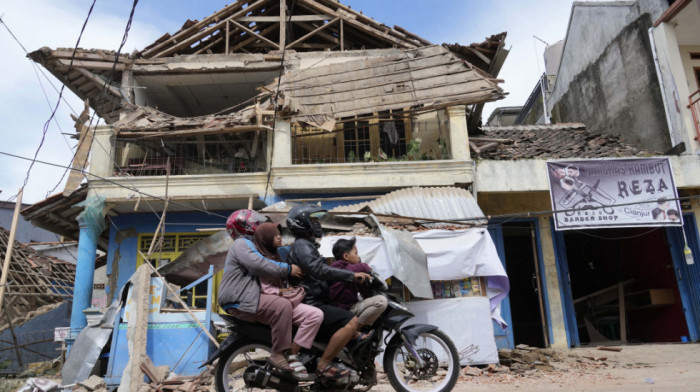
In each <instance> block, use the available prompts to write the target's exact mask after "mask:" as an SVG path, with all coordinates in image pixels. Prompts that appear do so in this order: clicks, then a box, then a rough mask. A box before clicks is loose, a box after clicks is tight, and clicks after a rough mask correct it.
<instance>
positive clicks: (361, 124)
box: [291, 112, 451, 164]
mask: <svg viewBox="0 0 700 392" xmlns="http://www.w3.org/2000/svg"><path fill="white" fill-rule="evenodd" d="M291 130H292V163H293V164H326V163H367V162H392V161H417V160H441V159H451V157H450V145H449V136H448V129H447V125H446V124H445V123H444V122H443V121H439V120H438V119H437V118H435V119H429V120H415V119H412V118H410V117H407V116H404V115H403V113H402V112H398V113H389V112H385V113H379V115H378V117H377V118H374V119H353V118H349V119H342V120H341V121H339V122H338V124H336V127H335V129H334V130H332V131H325V130H322V129H320V128H315V127H311V126H308V125H304V124H297V123H295V124H292V127H291Z"/></svg>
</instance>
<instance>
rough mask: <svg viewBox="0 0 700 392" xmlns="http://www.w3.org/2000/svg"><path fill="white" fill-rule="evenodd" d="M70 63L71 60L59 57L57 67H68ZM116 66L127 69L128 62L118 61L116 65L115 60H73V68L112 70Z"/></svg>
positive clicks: (121, 69)
mask: <svg viewBox="0 0 700 392" xmlns="http://www.w3.org/2000/svg"><path fill="white" fill-rule="evenodd" d="M69 65H70V60H67V59H58V61H57V62H56V66H57V67H56V68H62V69H66V70H67V69H68V66H69ZM112 67H114V69H115V70H117V71H123V70H125V69H126V64H124V63H117V65H116V66H115V65H114V63H113V62H109V61H88V60H73V65H72V67H71V69H75V68H87V69H92V70H111V69H112Z"/></svg>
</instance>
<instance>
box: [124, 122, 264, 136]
mask: <svg viewBox="0 0 700 392" xmlns="http://www.w3.org/2000/svg"><path fill="white" fill-rule="evenodd" d="M260 130H264V131H270V130H272V128H270V127H268V126H266V125H261V126H257V125H245V126H238V127H225V128H197V129H186V130H180V131H158V132H151V131H120V132H119V133H118V136H119V137H123V138H139V139H149V138H161V137H162V138H164V139H167V138H173V137H180V136H183V135H187V136H196V135H220V134H226V133H237V132H250V131H260Z"/></svg>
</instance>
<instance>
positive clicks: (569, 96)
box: [548, 8, 672, 152]
mask: <svg viewBox="0 0 700 392" xmlns="http://www.w3.org/2000/svg"><path fill="white" fill-rule="evenodd" d="M594 10H595V9H594ZM615 10H619V8H615ZM596 11H598V10H596ZM582 15H585V16H586V17H599V18H600V20H597V21H593V20H589V19H588V18H586V17H581V18H579V19H581V20H576V21H575V22H574V23H576V24H578V23H584V22H586V23H591V24H592V25H593V26H590V28H594V27H595V28H598V27H600V28H601V30H605V28H604V27H602V26H605V25H606V24H607V23H608V21H609V20H608V18H610V17H611V16H610V15H608V14H607V13H604V12H603V13H599V12H592V13H591V14H590V15H589V14H582ZM630 15H634V13H627V14H626V15H624V18H625V20H627V18H629V16H630ZM621 17H623V16H621ZM610 23H614V22H613V21H612V20H610ZM651 23H652V20H651V17H650V15H649V14H642V15H640V16H639V17H637V18H635V19H633V20H631V21H629V22H628V24H627V25H625V27H623V28H622V29H621V30H620V31H619V33H618V34H617V35H615V36H614V37H612V38H611V39H610V40H609V41H607V42H600V44H601V49H603V50H602V52H601V53H600V55H599V56H598V57H597V58H595V59H594V60H593V61H591V62H590V63H588V64H586V65H585V67H583V68H581V69H580V70H578V68H579V67H578V66H579V65H580V64H581V62H582V59H570V58H568V57H570V56H572V55H575V54H578V52H579V49H578V48H579V46H578V45H579V44H580V45H581V47H582V48H586V45H585V44H584V43H583V41H585V40H588V39H589V38H588V37H587V36H581V35H579V36H572V35H569V42H568V43H567V47H566V49H565V51H564V57H563V59H562V64H561V67H560V72H566V71H565V70H570V69H573V68H577V71H578V72H577V73H576V74H575V75H573V76H571V75H569V74H566V75H564V76H562V75H561V74H560V75H559V76H558V79H557V83H556V85H555V88H554V92H553V94H552V98H551V99H550V101H549V102H548V107H549V109H550V112H551V115H552V119H553V120H554V121H555V122H574V121H578V122H583V123H585V124H586V126H587V127H588V128H589V129H591V130H595V131H599V132H601V133H604V134H608V135H615V136H620V137H621V138H622V140H623V141H624V142H626V143H629V144H632V145H634V146H637V147H641V148H644V149H647V150H651V151H658V152H664V151H667V150H668V149H670V148H671V147H672V146H671V141H670V138H669V134H668V126H667V122H666V115H665V110H664V104H663V99H662V96H661V92H660V88H659V82H658V78H657V75H656V68H655V66H654V61H653V55H652V50H651V45H650V42H649V35H648V30H649V28H650V27H651ZM586 34H588V33H586ZM594 36H595V35H594ZM574 37H576V38H577V39H578V40H580V42H572V41H576V40H574ZM574 45H577V46H574ZM567 60H568V61H567ZM572 62H576V63H575V64H572ZM572 65H573V66H572ZM574 66H575V67H574ZM562 77H570V82H569V83H568V85H567V87H566V89H564V88H563V86H564V82H563V81H562V79H561V78H562Z"/></svg>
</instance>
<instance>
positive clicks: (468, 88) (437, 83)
mask: <svg viewBox="0 0 700 392" xmlns="http://www.w3.org/2000/svg"><path fill="white" fill-rule="evenodd" d="M406 83H407V84H408V83H410V84H412V85H413V86H410V87H408V88H406V89H402V90H399V91H395V90H396V89H394V91H387V90H386V88H385V87H387V86H386V85H384V84H381V85H379V86H376V87H359V86H357V89H356V90H354V89H343V90H341V91H338V92H332V93H326V94H320V93H319V94H316V95H313V96H297V95H296V94H294V93H293V92H290V91H286V90H284V89H282V90H281V91H282V92H283V93H284V94H285V96H287V97H292V98H293V99H295V105H296V106H299V107H300V106H312V105H332V106H334V107H336V108H339V107H342V106H344V105H345V104H351V106H357V105H359V104H360V102H357V101H358V100H361V99H375V98H380V99H381V100H382V102H389V101H393V100H395V99H397V98H398V97H400V96H401V95H405V94H409V95H411V96H414V97H415V100H417V101H419V100H430V99H440V97H442V96H445V95H454V94H461V93H472V92H479V91H486V90H485V89H488V88H493V87H495V86H492V85H489V84H488V83H486V82H484V81H483V80H481V79H479V78H472V79H470V78H464V79H463V80H460V81H459V82H456V83H455V84H450V83H449V79H448V78H432V79H428V80H418V81H407V82H406ZM339 87H340V86H339ZM389 87H391V86H389Z"/></svg>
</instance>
